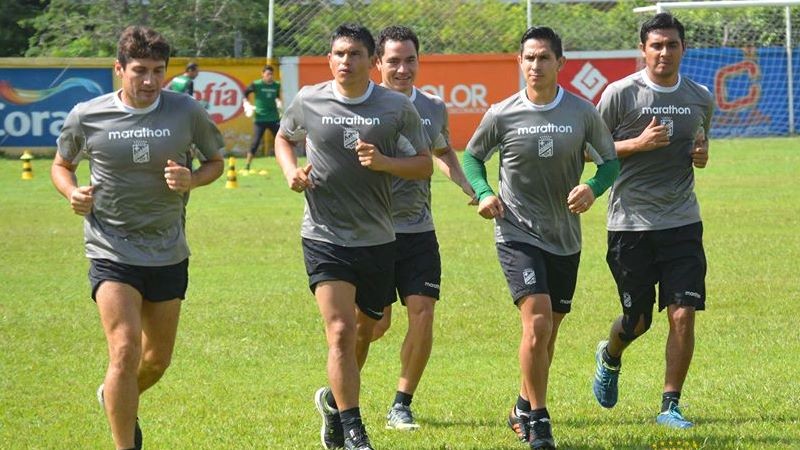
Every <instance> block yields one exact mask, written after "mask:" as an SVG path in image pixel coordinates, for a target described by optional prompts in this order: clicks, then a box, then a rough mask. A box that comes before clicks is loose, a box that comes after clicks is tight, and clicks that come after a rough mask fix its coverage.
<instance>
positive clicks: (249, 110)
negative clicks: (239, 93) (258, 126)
mask: <svg viewBox="0 0 800 450" xmlns="http://www.w3.org/2000/svg"><path fill="white" fill-rule="evenodd" d="M242 109H244V115H245V117H253V112H254V111H255V110H256V107H255V106H253V105H252V104H251V103H250V102H249V101H247V99H245V100H244V101H243V102H242Z"/></svg>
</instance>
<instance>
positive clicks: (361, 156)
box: [356, 139, 433, 180]
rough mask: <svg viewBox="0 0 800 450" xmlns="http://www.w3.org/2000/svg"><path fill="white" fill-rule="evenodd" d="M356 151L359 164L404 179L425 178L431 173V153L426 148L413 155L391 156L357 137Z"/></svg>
mask: <svg viewBox="0 0 800 450" xmlns="http://www.w3.org/2000/svg"><path fill="white" fill-rule="evenodd" d="M356 152H358V161H359V162H360V163H361V165H362V166H364V167H366V168H367V169H370V170H374V171H380V172H386V173H389V174H391V175H394V176H396V177H400V178H405V179H406V180H425V179H428V178H430V177H431V175H433V162H432V161H431V153H430V152H429V151H428V150H426V149H424V150H421V151H419V152H417V154H416V155H415V156H409V157H405V158H393V157H391V156H386V155H384V154H383V153H381V152H380V151H379V150H378V148H377V147H375V146H374V145H372V144H368V143H366V142H364V141H362V140H361V139H359V140H358V143H357V144H356Z"/></svg>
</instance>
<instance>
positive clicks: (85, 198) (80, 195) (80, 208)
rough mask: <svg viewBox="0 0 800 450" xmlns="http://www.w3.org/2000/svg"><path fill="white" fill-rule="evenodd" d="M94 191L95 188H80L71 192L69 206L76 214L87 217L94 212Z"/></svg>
mask: <svg viewBox="0 0 800 450" xmlns="http://www.w3.org/2000/svg"><path fill="white" fill-rule="evenodd" d="M93 190H94V186H79V187H76V188H75V189H73V190H72V192H70V194H69V204H70V206H71V207H72V211H73V212H74V213H75V214H77V215H79V216H85V215H87V214H89V213H90V212H92V205H93V204H94V197H92V191H93Z"/></svg>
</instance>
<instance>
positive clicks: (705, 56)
mask: <svg viewBox="0 0 800 450" xmlns="http://www.w3.org/2000/svg"><path fill="white" fill-rule="evenodd" d="M794 59H795V66H794V67H798V66H797V65H796V64H797V58H794ZM786 61H787V59H786V49H785V48H783V47H762V48H692V49H689V50H687V52H686V55H685V57H684V60H683V63H682V65H681V73H683V74H685V75H687V76H689V78H691V79H692V80H694V81H696V82H698V83H700V84H702V85H704V86H706V87H708V88H709V90H710V91H711V92H712V93H713V94H714V101H715V103H716V109H715V111H714V117H713V119H712V123H711V137H734V136H784V135H787V134H788V133H789V100H788V99H789V95H790V94H789V90H788V86H787V85H788V83H787V73H786ZM793 80H794V88H795V91H797V89H798V88H800V85H799V84H798V83H799V82H800V74H798V72H797V70H795V71H794V76H793ZM794 98H795V100H794V114H795V121H796V123H797V121H799V120H800V118H798V116H800V108H799V107H800V102H798V100H800V96H798V94H794ZM797 129H798V128H797V125H795V130H797Z"/></svg>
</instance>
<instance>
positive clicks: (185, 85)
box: [167, 62, 200, 97]
mask: <svg viewBox="0 0 800 450" xmlns="http://www.w3.org/2000/svg"><path fill="white" fill-rule="evenodd" d="M198 73H200V71H199V69H198V66H197V63H194V62H190V63H189V64H187V65H186V70H184V71H183V75H178V76H177V77H175V78H173V79H172V80H170V82H169V83H167V89H169V90H170V91H175V92H181V93H184V94H189V96H191V97H193V96H194V79H195V78H197V74H198Z"/></svg>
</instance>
